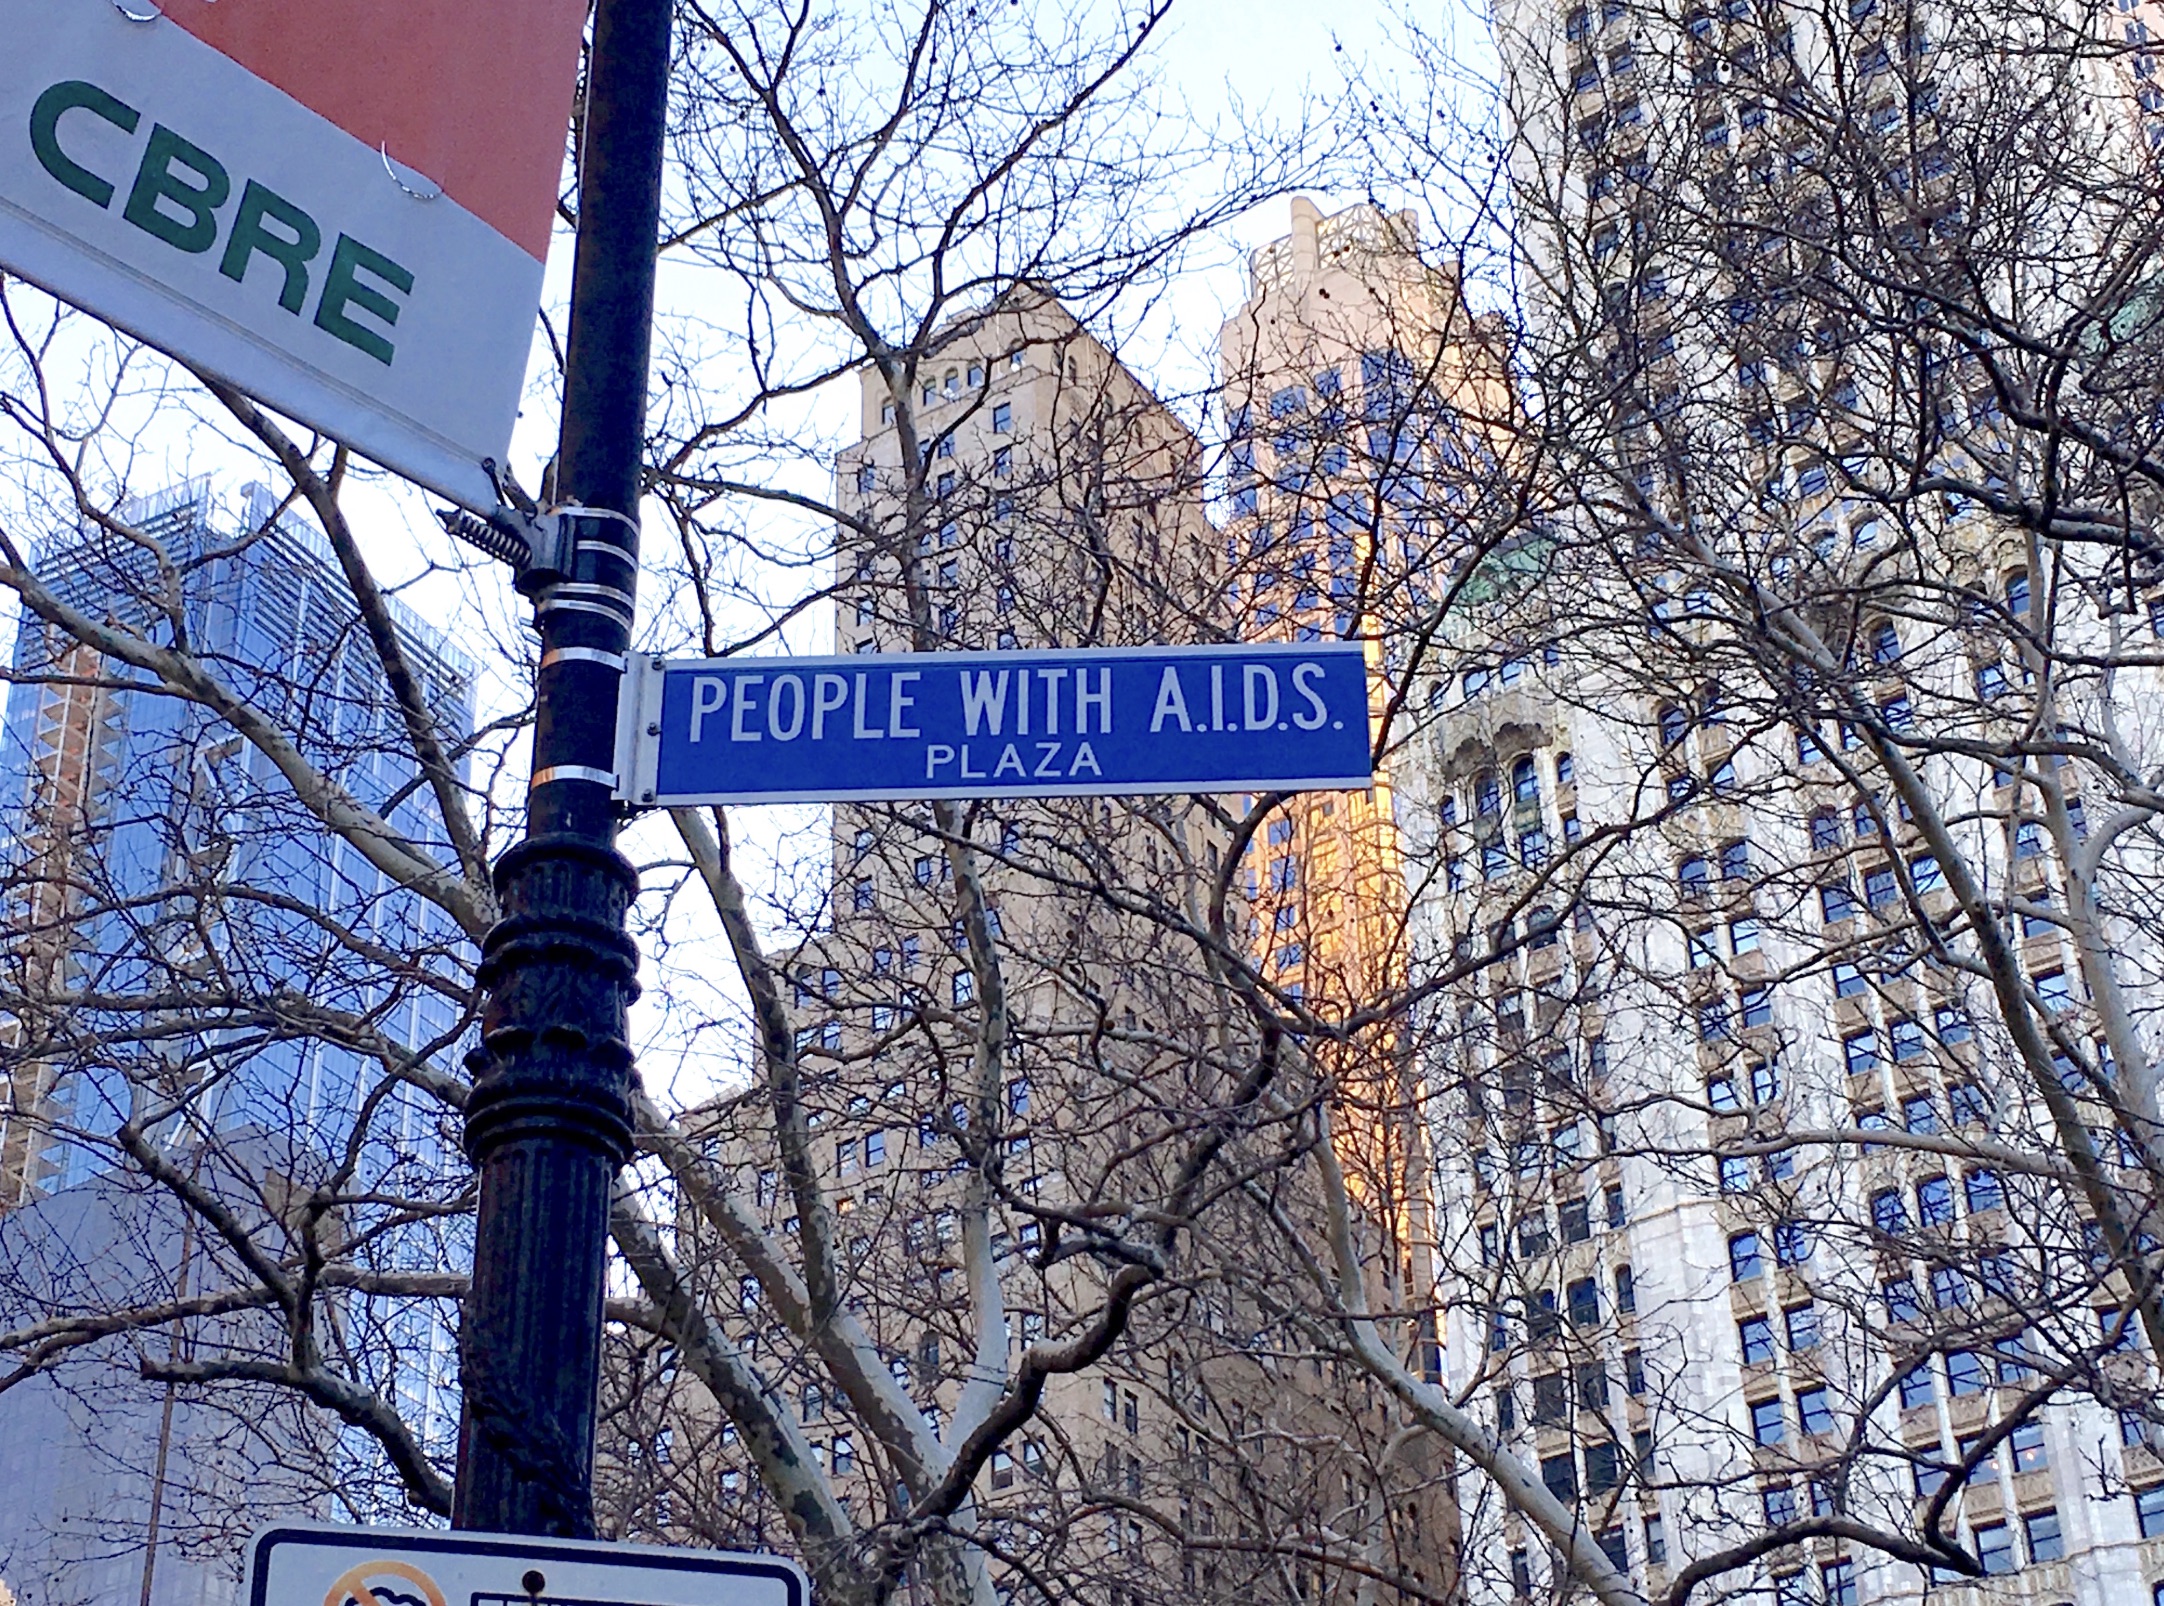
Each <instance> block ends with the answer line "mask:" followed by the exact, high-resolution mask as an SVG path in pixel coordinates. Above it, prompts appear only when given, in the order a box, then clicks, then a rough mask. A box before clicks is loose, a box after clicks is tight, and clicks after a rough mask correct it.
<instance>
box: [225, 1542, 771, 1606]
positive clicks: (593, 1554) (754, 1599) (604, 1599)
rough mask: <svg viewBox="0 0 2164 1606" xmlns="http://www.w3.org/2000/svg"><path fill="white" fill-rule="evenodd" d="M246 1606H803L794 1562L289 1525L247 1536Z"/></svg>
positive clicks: (587, 1544)
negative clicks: (252, 1539)
mask: <svg viewBox="0 0 2164 1606" xmlns="http://www.w3.org/2000/svg"><path fill="white" fill-rule="evenodd" d="M241 1599H242V1601H243V1602H244V1603H245V1606H810V1603H811V1590H810V1588H809V1586H808V1585H807V1584H806V1583H805V1579H804V1575H803V1573H802V1572H800V1571H799V1570H798V1569H797V1567H796V1565H795V1564H794V1563H793V1562H788V1561H784V1560H782V1559H781V1558H780V1557H778V1556H737V1555H728V1554H725V1553H723V1552H720V1551H713V1550H665V1549H663V1548H661V1547H659V1546H656V1545H609V1544H599V1543H595V1542H593V1541H590V1540H577V1539H530V1538H525V1537H523V1536H518V1535H513V1534H477V1533H441V1532H423V1531H418V1530H409V1529H400V1528H329V1527H313V1526H290V1527H277V1528H270V1529H266V1530H265V1531H264V1532H262V1533H259V1534H257V1535H256V1538H255V1543H254V1544H253V1545H252V1546H251V1547H250V1550H249V1555H248V1579H247V1586H246V1588H245V1589H244V1590H243V1592H242V1595H241Z"/></svg>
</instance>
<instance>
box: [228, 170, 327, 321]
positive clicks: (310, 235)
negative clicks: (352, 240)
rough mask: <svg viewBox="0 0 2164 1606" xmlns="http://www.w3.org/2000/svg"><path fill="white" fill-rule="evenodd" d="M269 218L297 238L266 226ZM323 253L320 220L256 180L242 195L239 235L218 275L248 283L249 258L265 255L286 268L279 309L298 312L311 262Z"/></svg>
mask: <svg viewBox="0 0 2164 1606" xmlns="http://www.w3.org/2000/svg"><path fill="white" fill-rule="evenodd" d="M266 219H268V220H270V221H272V222H275V223H276V224H277V225H278V226H279V227H280V228H282V229H286V230H288V231H290V235H291V237H290V238H288V237H287V235H283V234H274V233H272V232H271V231H270V230H269V229H267V228H265V227H264V226H263V224H264V222H265V220H266ZM322 249H323V231H322V230H321V229H319V228H317V227H316V220H315V219H314V218H312V217H310V216H309V215H308V214H307V213H306V212H303V211H302V210H301V209H300V208H299V207H297V206H295V205H294V204H293V203H292V202H291V201H289V200H287V199H286V198H285V197H284V196H282V195H278V194H275V193H274V192H272V191H270V190H267V189H265V188H264V187H263V186H262V185H260V184H258V183H257V182H256V181H255V180H254V179H250V180H249V181H248V187H247V188H246V189H244V190H242V191H241V192H240V210H239V211H238V212H235V213H234V214H233V232H232V233H231V234H230V235H228V236H227V237H226V242H225V259H224V260H223V261H221V262H220V263H219V264H218V271H219V272H220V273H222V274H224V275H225V276H226V277H227V278H228V279H231V280H232V281H233V282H234V283H235V284H241V283H244V282H245V281H246V279H247V277H248V260H249V258H251V257H253V256H254V255H256V253H258V252H261V253H262V254H263V255H264V256H267V257H269V258H270V259H271V260H272V261H273V262H275V263H277V264H278V265H279V266H280V267H282V268H284V269H285V270H286V282H285V288H284V289H282V290H280V291H279V292H278V305H280V306H281V307H283V308H285V309H286V311H288V312H291V313H295V314H298V313H299V312H300V310H301V307H302V306H303V304H305V303H306V301H307V300H308V264H309V262H310V261H312V260H313V259H314V257H315V254H316V253H317V252H318V251H320V250H322Z"/></svg>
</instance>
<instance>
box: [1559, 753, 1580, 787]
mask: <svg viewBox="0 0 2164 1606" xmlns="http://www.w3.org/2000/svg"><path fill="white" fill-rule="evenodd" d="M1555 784H1556V785H1558V786H1576V785H1577V784H1578V764H1577V761H1576V760H1575V759H1573V758H1572V757H1571V756H1570V755H1569V754H1568V753H1558V754H1556V755H1555Z"/></svg>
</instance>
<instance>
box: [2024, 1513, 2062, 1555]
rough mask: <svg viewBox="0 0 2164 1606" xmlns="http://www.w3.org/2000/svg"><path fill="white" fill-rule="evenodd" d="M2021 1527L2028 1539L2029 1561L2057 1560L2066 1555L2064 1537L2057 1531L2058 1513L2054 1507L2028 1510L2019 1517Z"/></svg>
mask: <svg viewBox="0 0 2164 1606" xmlns="http://www.w3.org/2000/svg"><path fill="white" fill-rule="evenodd" d="M2021 1527H2022V1531H2023V1534H2024V1535H2025V1537H2026V1538H2027V1539H2028V1541H2029V1560H2030V1561H2032V1562H2046V1561H2058V1560H2060V1559H2061V1558H2063V1557H2064V1556H2065V1555H2066V1539H2065V1536H2064V1535H2063V1534H2061V1533H2060V1531H2059V1513H2058V1510H2057V1509H2056V1508H2055V1507H2047V1508H2046V1509H2044V1510H2042V1511H2032V1512H2030V1513H2029V1514H2028V1515H2027V1516H2026V1517H2023V1518H2022V1519H2021Z"/></svg>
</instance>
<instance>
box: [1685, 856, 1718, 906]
mask: <svg viewBox="0 0 2164 1606" xmlns="http://www.w3.org/2000/svg"><path fill="white" fill-rule="evenodd" d="M1676 884H1677V885H1678V886H1680V887H1681V888H1682V889H1683V895H1684V896H1685V897H1686V898H1693V897H1697V896H1699V895H1700V894H1702V893H1703V892H1704V891H1705V890H1706V888H1707V887H1709V886H1711V885H1712V884H1713V867H1712V866H1711V865H1709V864H1708V863H1707V862H1706V860H1705V858H1704V856H1703V855H1701V854H1696V853H1694V854H1692V855H1691V856H1690V857H1689V858H1688V859H1685V860H1684V861H1683V863H1682V864H1680V865H1679V866H1677V868H1676Z"/></svg>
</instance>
